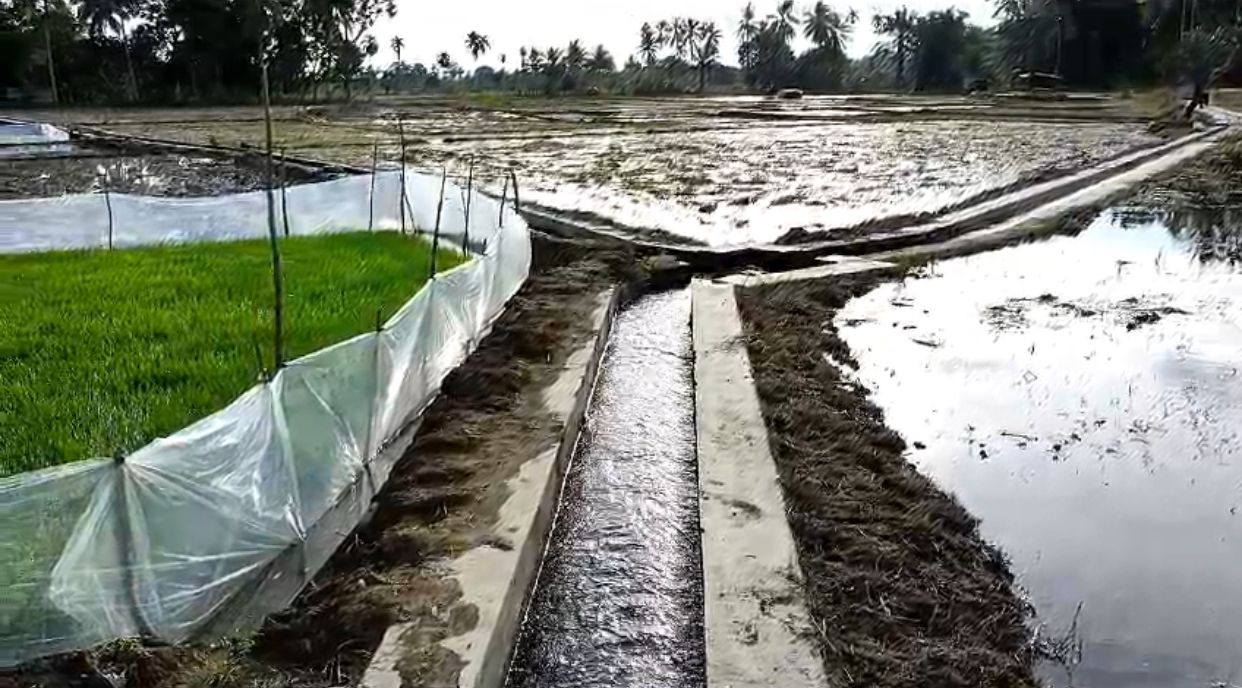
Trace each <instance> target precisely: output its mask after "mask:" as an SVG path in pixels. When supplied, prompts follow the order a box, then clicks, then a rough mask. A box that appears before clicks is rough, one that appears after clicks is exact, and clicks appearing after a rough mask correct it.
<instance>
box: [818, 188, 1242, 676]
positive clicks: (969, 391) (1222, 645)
mask: <svg viewBox="0 0 1242 688" xmlns="http://www.w3.org/2000/svg"><path fill="white" fill-rule="evenodd" d="M1239 220H1242V212H1240V211H1239V210H1238V209H1237V208H1221V209H1215V210H1211V211H1200V212H1191V211H1190V210H1189V209H1185V208H1183V209H1180V210H1166V211H1148V210H1142V209H1134V208H1128V209H1124V210H1115V211H1110V212H1107V213H1105V214H1103V215H1102V216H1101V217H1100V218H1099V219H1097V221H1096V222H1095V223H1093V225H1092V226H1091V227H1090V228H1089V229H1087V230H1086V231H1084V232H1083V233H1081V234H1080V235H1078V236H1075V237H1060V238H1056V239H1052V240H1049V241H1046V242H1042V243H1038V244H1029V245H1025V246H1019V247H1014V248H1009V249H1005V250H1000V251H995V252H992V253H988V254H983V255H979V256H974V257H970V258H964V259H959V260H952V261H948V262H944V263H942V264H939V265H937V266H936V267H935V268H934V270H933V276H931V277H929V278H927V279H919V280H910V281H908V282H907V283H906V284H904V285H898V284H890V285H886V286H883V287H881V288H879V289H877V290H875V291H873V292H872V293H870V294H868V295H867V296H865V297H863V298H860V299H858V300H856V301H854V302H853V303H851V304H850V305H849V306H848V307H847V308H846V309H844V310H843V312H842V313H841V314H840V316H839V324H840V325H841V326H842V331H843V335H844V336H845V338H846V340H847V341H848V342H849V344H850V346H851V347H852V348H853V349H854V352H855V354H856V355H857V357H858V359H859V360H860V362H861V364H862V368H861V370H860V371H859V377H860V379H861V380H862V381H863V382H865V383H866V384H867V385H868V387H869V388H871V389H872V390H873V391H874V393H875V399H876V401H877V403H878V404H879V405H880V406H881V407H882V408H884V409H885V412H886V415H887V418H888V421H889V423H890V424H891V425H892V426H893V427H894V428H895V429H897V430H898V431H899V432H901V433H902V434H903V435H904V436H905V437H906V438H907V440H909V441H910V442H911V445H912V446H914V445H913V443H914V442H919V443H920V445H918V446H924V445H925V446H926V448H925V449H922V450H913V451H912V453H911V460H912V461H914V462H915V464H916V465H918V466H919V467H920V469H921V470H923V471H925V472H927V473H928V474H929V475H931V476H933V477H934V478H935V479H936V480H938V481H939V482H940V483H941V484H942V485H944V486H945V487H946V488H948V489H950V490H951V491H953V492H954V493H955V494H957V495H958V497H959V498H960V499H961V500H962V501H963V503H964V504H965V505H966V506H967V508H969V509H970V510H971V511H972V512H973V513H975V514H976V515H978V516H979V517H980V518H981V519H982V529H983V532H984V535H985V537H987V538H989V539H991V540H993V541H995V542H997V543H998V544H1000V545H1001V546H1002V547H1003V548H1004V549H1005V550H1006V552H1008V553H1009V554H1010V555H1011V556H1012V558H1013V566H1014V571H1015V573H1016V574H1018V576H1019V580H1020V582H1021V584H1022V586H1023V587H1024V588H1025V589H1026V590H1027V591H1028V592H1029V594H1030V597H1031V600H1032V602H1033V603H1034V605H1035V607H1036V609H1037V611H1038V616H1039V622H1040V623H1041V624H1042V625H1043V628H1042V633H1043V634H1044V635H1045V637H1064V635H1065V630H1066V629H1067V628H1069V627H1070V626H1071V625H1072V624H1073V623H1074V620H1075V617H1076V613H1077V610H1078V609H1079V607H1080V605H1081V614H1077V624H1076V638H1075V639H1074V642H1072V643H1070V646H1071V647H1072V646H1074V645H1076V644H1077V643H1079V642H1080V643H1081V650H1082V652H1081V658H1080V661H1079V657H1078V656H1077V654H1076V653H1074V652H1068V653H1066V657H1065V659H1066V660H1067V662H1066V666H1051V665H1050V666H1047V667H1045V672H1044V673H1045V677H1046V679H1047V681H1048V683H1049V684H1050V685H1054V686H1061V685H1070V684H1072V685H1075V686H1080V687H1086V688H1122V687H1124V688H1144V687H1148V686H1150V687H1151V688H1156V687H1157V686H1158V687H1160V688H1181V687H1183V686H1184V687H1186V688H1189V687H1191V686H1194V687H1196V688H1202V687H1203V686H1209V685H1229V684H1231V683H1242V633H1239V632H1238V620H1239V619H1242V576H1239V574H1238V572H1239V571H1240V570H1242V514H1240V513H1239V510H1240V509H1242V436H1240V434H1239V433H1240V432H1242V384H1240V383H1242V377H1240V376H1239V370H1240V369H1242V318H1240V317H1239V313H1242V311H1240V310H1239V308H1240V307H1242V272H1240V271H1239V261H1238V247H1239V239H1238V234H1239V227H1242V222H1240V221H1239Z"/></svg>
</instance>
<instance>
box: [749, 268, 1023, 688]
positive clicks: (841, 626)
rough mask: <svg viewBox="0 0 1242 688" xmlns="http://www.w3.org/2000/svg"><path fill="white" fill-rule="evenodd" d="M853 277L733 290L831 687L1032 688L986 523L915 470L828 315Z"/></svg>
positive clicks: (1013, 606) (1018, 612)
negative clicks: (858, 378)
mask: <svg viewBox="0 0 1242 688" xmlns="http://www.w3.org/2000/svg"><path fill="white" fill-rule="evenodd" d="M873 283H874V282H873V278H870V277H857V278H849V279H844V280H840V281H835V282H831V283H828V282H822V283H813V284H795V285H778V286H770V287H761V288H757V289H752V290H743V291H741V292H739V294H740V298H739V303H740V308H741V312H742V316H743V319H744V321H745V323H746V333H747V340H748V341H747V345H748V348H749V351H750V357H751V361H752V365H753V367H754V373H755V380H756V384H757V387H758V391H759V397H760V400H761V402H762V404H763V412H764V417H765V420H766V422H767V426H768V431H769V433H770V442H771V447H772V452H773V456H774V457H775V460H776V463H777V467H778V470H779V472H780V478H781V483H782V485H783V487H784V492H785V499H786V508H787V511H788V516H789V522H790V526H791V528H792V530H793V533H794V537H795V539H796V541H797V546H798V555H799V560H800V563H801V566H802V570H803V574H804V576H805V579H806V581H807V584H806V585H807V594H808V601H809V605H810V608H811V612H812V615H813V616H814V620H815V622H816V625H817V627H818V631H819V637H818V639H819V643H820V647H821V649H822V652H823V657H824V664H825V667H826V669H827V673H828V677H829V683H830V685H834V686H858V687H859V688H862V687H867V688H889V687H897V686H902V687H909V688H915V687H918V688H925V687H928V686H961V687H963V688H966V687H968V686H969V687H971V688H979V687H985V686H1034V685H1036V683H1035V678H1034V674H1033V669H1032V666H1033V659H1032V654H1031V651H1030V649H1029V648H1030V645H1031V634H1030V631H1029V629H1028V627H1027V625H1026V622H1027V620H1028V618H1029V616H1030V613H1031V610H1030V607H1029V605H1027V604H1026V603H1025V602H1024V601H1023V600H1022V599H1021V598H1020V597H1019V596H1018V594H1017V593H1016V592H1015V591H1014V588H1013V577H1012V575H1011V574H1010V572H1009V570H1008V568H1007V562H1006V560H1005V557H1004V555H1003V554H1002V553H1001V552H1000V551H999V550H997V549H996V548H995V547H993V546H991V545H989V544H988V543H986V542H984V541H983V539H982V538H981V537H980V535H979V531H978V523H977V521H976V519H975V518H974V517H972V516H971V515H970V514H969V513H967V511H966V510H965V509H964V508H963V507H962V506H961V505H960V504H958V503H957V501H956V500H954V499H953V497H951V496H950V495H948V494H946V493H945V492H943V491H942V490H940V489H939V488H938V487H937V486H936V485H935V484H934V483H932V481H931V480H929V479H928V478H926V477H924V476H923V475H921V474H920V473H919V472H918V471H917V470H915V468H914V467H913V466H912V465H911V464H910V463H909V462H907V461H906V459H905V457H904V452H905V449H906V445H905V442H904V441H903V440H902V438H901V437H900V436H898V435H897V434H896V433H895V432H893V431H892V430H890V429H889V428H888V427H886V426H885V424H884V418H883V414H882V412H881V411H880V409H879V408H877V407H876V406H875V405H874V404H872V403H871V402H870V401H869V400H868V396H867V391H866V390H865V389H864V388H863V387H862V386H861V385H859V384H858V383H856V382H854V381H852V380H851V379H850V377H849V375H848V372H847V371H843V370H842V369H840V368H838V366H837V365H836V364H834V363H832V362H831V361H830V360H828V358H827V356H830V357H831V358H832V359H833V360H835V361H841V362H843V363H844V364H845V365H848V366H852V365H854V359H853V357H852V355H851V353H850V351H849V348H848V346H847V345H846V344H845V342H844V341H843V340H842V339H841V338H840V337H839V336H838V333H837V330H836V328H835V326H834V325H833V316H834V314H835V313H836V311H837V310H838V309H839V308H840V307H841V306H843V305H844V304H845V303H846V301H848V300H849V299H850V298H851V297H853V296H855V295H858V294H861V293H863V292H865V291H866V290H867V288H868V287H869V286H870V285H871V284H873Z"/></svg>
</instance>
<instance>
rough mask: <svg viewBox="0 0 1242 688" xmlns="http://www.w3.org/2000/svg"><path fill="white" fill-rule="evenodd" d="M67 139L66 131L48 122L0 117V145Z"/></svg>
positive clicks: (57, 141)
mask: <svg viewBox="0 0 1242 688" xmlns="http://www.w3.org/2000/svg"><path fill="white" fill-rule="evenodd" d="M68 140H69V133H68V132H66V131H64V130H63V129H57V128H56V127H54V126H52V125H50V124H44V123H42V122H16V121H13V120H7V119H0V146H13V145H22V144H38V143H62V142H65V141H68Z"/></svg>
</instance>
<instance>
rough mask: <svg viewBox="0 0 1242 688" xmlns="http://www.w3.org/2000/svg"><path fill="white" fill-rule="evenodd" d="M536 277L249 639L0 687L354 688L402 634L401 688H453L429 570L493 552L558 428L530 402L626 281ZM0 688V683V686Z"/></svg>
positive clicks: (131, 656) (611, 261)
mask: <svg viewBox="0 0 1242 688" xmlns="http://www.w3.org/2000/svg"><path fill="white" fill-rule="evenodd" d="M536 247H537V250H536V263H537V267H538V270H539V271H538V272H537V273H536V274H533V275H532V276H531V278H530V279H529V280H528V282H527V284H526V285H525V286H524V287H523V288H522V290H521V291H520V292H519V293H518V294H517V295H516V296H515V297H514V298H513V300H512V301H511V302H510V305H509V307H508V309H507V310H506V312H505V314H504V315H503V316H501V318H500V319H499V320H498V321H497V323H496V324H495V326H494V327H493V330H492V333H491V334H490V335H489V336H488V337H487V338H486V339H485V340H483V342H482V343H481V344H480V346H479V348H478V349H477V350H476V351H475V353H474V354H473V355H472V356H470V358H469V359H467V361H466V363H465V364H463V365H462V366H461V367H460V368H458V369H457V370H455V371H454V372H453V373H452V374H450V375H449V377H448V379H447V380H446V381H445V383H444V386H443V390H442V392H441V395H440V397H439V398H438V399H437V400H436V401H435V402H434V403H433V405H432V406H431V408H430V409H429V410H428V411H427V412H426V414H425V415H424V420H423V423H422V425H421V427H420V428H419V430H418V433H417V435H416V438H415V442H414V444H413V446H412V447H411V448H410V449H409V450H408V451H407V453H406V455H405V456H404V457H403V458H402V459H401V460H400V462H399V463H398V464H397V465H396V467H395V468H394V470H393V473H392V477H391V478H390V480H389V482H388V484H387V485H386V486H385V488H384V489H383V491H382V492H381V493H380V495H379V496H378V497H377V500H376V502H377V503H376V506H377V510H376V512H375V514H374V516H373V518H372V520H371V521H370V522H369V523H367V524H366V525H364V526H362V527H360V528H359V529H358V531H357V532H355V533H354V534H353V535H351V536H350V538H349V539H347V540H346V542H345V543H344V544H343V545H342V547H341V549H340V550H338V552H337V553H336V554H335V555H334V556H333V557H332V559H331V560H329V562H328V564H327V565H326V566H325V567H324V568H323V569H322V570H321V571H320V572H319V574H318V575H317V576H316V577H315V579H314V580H313V581H312V582H311V583H310V584H309V585H308V586H307V588H306V589H305V590H304V591H303V592H302V594H301V595H300V596H299V597H298V598H297V600H296V601H295V602H294V604H293V606H292V607H291V608H290V609H288V610H286V611H284V612H281V613H279V614H276V615H273V616H272V617H270V618H269V619H268V621H267V623H266V624H265V625H264V627H263V628H262V629H261V630H260V631H259V632H258V633H256V634H255V635H254V636H252V637H249V638H246V639H243V640H240V641H230V642H225V643H221V644H218V645H213V646H210V647H205V646H186V647H178V648H158V647H144V646H142V645H141V644H139V643H135V642H129V641H126V642H122V643H114V644H112V645H110V646H106V647H104V648H99V649H96V650H94V651H92V652H88V653H75V654H73V655H69V656H62V657H58V658H54V659H53V660H49V661H45V662H40V663H35V664H31V665H28V666H26V667H24V668H22V669H21V671H19V672H18V673H16V674H12V675H10V676H7V677H6V676H0V687H3V688H9V686H10V685H12V686H39V687H41V688H61V687H69V686H92V687H93V688H97V687H99V686H102V685H103V684H101V683H99V680H101V677H103V676H115V677H119V678H123V679H124V681H125V683H124V685H126V686H127V687H128V688H174V687H181V686H187V685H195V686H213V687H214V688H243V687H250V686H256V685H262V686H265V687H266V688H281V687H286V686H287V687H293V688H300V687H307V688H326V687H329V686H339V685H343V684H347V683H353V682H356V681H357V680H358V679H359V678H360V677H361V675H362V673H363V671H364V670H365V668H366V666H367V664H368V662H369V660H370V655H371V652H372V651H373V650H374V648H375V647H376V646H377V645H378V644H379V641H380V639H381V638H382V636H383V633H384V632H385V631H386V630H387V628H388V627H389V626H390V625H391V624H393V623H396V622H399V621H405V622H412V623H413V624H414V628H413V630H412V631H411V634H412V635H409V636H406V639H407V641H408V642H407V643H406V644H407V646H413V647H425V648H428V651H427V652H425V653H421V654H416V656H413V657H411V658H410V659H409V660H408V661H407V662H405V663H404V664H403V665H401V666H400V667H399V669H400V671H401V673H402V676H403V679H404V681H405V684H406V685H408V686H444V685H456V678H455V677H456V675H457V673H458V672H459V671H460V669H461V663H460V660H459V659H458V658H457V657H456V656H453V655H452V654H450V653H447V652H434V651H431V650H430V648H433V647H435V646H436V643H437V642H438V641H439V640H440V639H442V638H444V637H447V636H449V635H455V634H459V633H461V632H463V631H465V630H468V629H469V628H471V627H473V625H474V623H475V622H476V616H475V611H474V609H473V607H469V606H464V605H461V604H458V600H459V599H460V590H459V589H457V587H456V586H455V584H454V583H452V582H451V581H450V580H449V579H448V578H446V577H445V575H444V574H445V571H444V566H443V563H444V562H446V561H448V560H450V559H452V558H454V557H455V556H457V555H459V554H461V553H463V552H464V551H465V550H467V549H470V548H473V547H476V546H490V547H499V548H508V547H511V546H512V543H509V542H505V541H499V540H496V539H495V538H494V537H492V536H491V535H490V534H491V532H492V527H491V526H492V525H493V524H494V522H495V519H496V517H497V510H498V509H499V507H500V506H501V504H503V502H504V500H505V499H506V497H507V489H506V487H505V484H506V481H507V480H508V479H509V478H511V477H513V476H514V475H516V473H517V471H518V469H519V467H520V463H521V461H522V459H523V457H527V456H531V455H534V454H536V453H538V452H539V451H541V450H542V449H546V448H548V447H552V446H555V444H556V442H557V441H558V440H559V436H560V431H561V424H560V423H559V422H558V421H557V420H556V419H554V418H553V417H551V416H550V415H549V414H548V413H547V412H546V411H544V410H543V409H542V407H541V406H540V403H539V401H538V400H539V398H540V391H541V390H542V389H543V388H544V387H546V386H547V385H549V384H551V383H552V382H553V381H554V380H555V378H556V376H557V374H558V373H559V372H560V368H561V366H562V365H563V363H564V361H565V360H566V359H567V358H568V356H569V355H570V354H571V353H572V352H573V351H575V350H576V349H577V348H578V347H580V346H581V345H582V344H584V343H585V342H587V341H589V340H590V338H591V337H592V336H593V333H592V332H591V330H590V323H591V318H590V316H591V314H592V312H593V310H594V309H595V307H596V302H595V299H592V298H586V297H587V296H588V295H592V294H597V293H601V292H602V291H604V290H606V289H607V288H609V287H610V286H612V285H613V284H615V283H616V281H617V279H618V278H621V277H630V276H633V273H632V272H630V270H631V268H630V267H629V266H630V265H631V262H632V261H631V259H630V257H628V256H626V255H624V254H607V253H605V252H603V251H593V254H594V255H593V257H592V258H590V259H583V253H584V252H583V251H582V250H581V249H578V248H575V247H568V246H558V245H546V244H538V243H537V244H536ZM6 681H7V683H6Z"/></svg>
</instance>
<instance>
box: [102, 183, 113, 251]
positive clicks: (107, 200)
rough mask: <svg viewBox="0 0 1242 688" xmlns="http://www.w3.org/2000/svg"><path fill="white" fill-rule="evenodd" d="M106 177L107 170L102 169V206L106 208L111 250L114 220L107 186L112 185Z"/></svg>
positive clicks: (110, 194)
mask: <svg viewBox="0 0 1242 688" xmlns="http://www.w3.org/2000/svg"><path fill="white" fill-rule="evenodd" d="M108 177H109V175H108V171H107V170H104V177H103V192H104V206H106V207H107V209H108V250H109V251H111V250H112V234H113V229H114V224H115V222H114V220H113V219H112V190H111V189H110V188H109V187H111V186H112V184H111V182H110V180H109V178H108Z"/></svg>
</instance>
